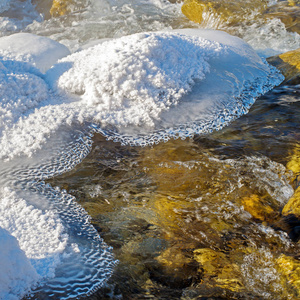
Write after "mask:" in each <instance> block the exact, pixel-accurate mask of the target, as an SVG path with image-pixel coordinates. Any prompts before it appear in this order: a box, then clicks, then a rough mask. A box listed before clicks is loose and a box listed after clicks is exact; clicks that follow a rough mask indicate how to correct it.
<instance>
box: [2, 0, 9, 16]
mask: <svg viewBox="0 0 300 300" xmlns="http://www.w3.org/2000/svg"><path fill="white" fill-rule="evenodd" d="M9 2H10V0H2V1H1V2H0V13H2V12H4V11H6V10H7V9H8V8H9Z"/></svg>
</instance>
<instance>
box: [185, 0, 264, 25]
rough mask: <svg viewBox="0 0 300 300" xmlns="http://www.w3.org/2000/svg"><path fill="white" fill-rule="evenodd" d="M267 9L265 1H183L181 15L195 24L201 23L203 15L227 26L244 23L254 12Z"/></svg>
mask: <svg viewBox="0 0 300 300" xmlns="http://www.w3.org/2000/svg"><path fill="white" fill-rule="evenodd" d="M266 8H267V1H265V0H263V1H257V0H255V1H249V0H248V1H242V0H239V1H223V0H212V1H206V0H185V1H184V4H183V5H182V8H181V11H182V13H183V14H184V15H185V16H186V17H187V18H188V19H189V20H191V21H193V22H195V23H202V22H203V20H204V18H203V16H204V15H205V13H210V14H212V15H214V17H215V18H216V19H218V18H219V19H220V21H221V22H226V23H228V24H231V25H232V24H236V23H238V22H240V21H246V20H247V19H248V16H249V15H250V14H251V13H252V12H253V11H254V10H255V11H261V12H263V11H264V10H265V9H266Z"/></svg>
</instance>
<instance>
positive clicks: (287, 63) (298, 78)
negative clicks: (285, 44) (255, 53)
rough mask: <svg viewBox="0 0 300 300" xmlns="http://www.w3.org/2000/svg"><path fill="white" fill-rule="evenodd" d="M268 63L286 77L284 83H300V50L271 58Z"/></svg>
mask: <svg viewBox="0 0 300 300" xmlns="http://www.w3.org/2000/svg"><path fill="white" fill-rule="evenodd" d="M267 61H268V63H269V64H271V65H273V66H274V67H276V68H277V69H279V70H280V71H281V73H282V74H283V75H284V77H285V81H284V83H287V84H299V83H300V48H298V49H296V50H293V51H289V52H285V53H282V54H279V55H276V56H272V57H269V58H268V59H267Z"/></svg>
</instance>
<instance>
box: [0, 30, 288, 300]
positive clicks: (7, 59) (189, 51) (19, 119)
mask: <svg viewBox="0 0 300 300" xmlns="http://www.w3.org/2000/svg"><path fill="white" fill-rule="evenodd" d="M1 40H2V41H4V43H1V46H0V55H1V57H0V99H1V101H0V112H1V114H0V159H1V169H0V189H1V192H0V227H1V228H5V229H6V230H7V231H8V232H9V234H10V235H11V236H14V238H16V239H17V241H18V243H19V247H20V249H22V250H23V251H24V252H22V253H24V257H25V258H24V264H25V261H27V262H29V263H30V266H31V267H30V268H31V269H30V268H29V267H28V269H27V272H31V271H32V268H33V270H34V272H35V274H37V276H39V278H38V287H35V288H34V289H33V287H34V285H33V282H36V278H35V277H34V276H33V275H32V276H31V277H28V278H29V279H28V280H29V281H26V280H27V279H26V280H25V278H24V279H22V278H21V279H19V277H18V278H16V280H23V281H24V284H23V285H20V287H21V290H20V291H19V292H18V293H26V292H27V291H28V290H29V289H30V288H31V289H33V291H32V292H33V293H41V294H42V295H44V294H45V295H46V296H45V297H48V296H49V295H52V294H54V295H60V296H59V297H60V299H67V298H72V297H73V298H76V297H78V296H80V295H86V294H90V293H91V292H93V291H94V290H95V289H97V288H98V287H99V286H101V285H103V283H104V282H105V281H106V280H107V279H108V278H109V276H110V274H111V272H112V271H113V266H114V264H115V262H114V260H113V257H112V254H111V249H110V248H108V247H107V246H106V245H105V243H104V242H103V241H102V240H101V239H100V237H99V236H98V234H97V232H96V230H95V229H94V228H93V226H92V225H91V224H90V220H89V217H88V215H87V214H86V212H85V211H84V210H83V209H82V208H81V207H80V206H78V205H77V204H76V202H75V199H74V198H73V197H72V196H70V195H68V194H67V193H66V192H65V191H61V190H59V189H55V188H53V187H51V186H48V185H45V183H44V182H43V180H45V179H47V178H49V177H52V176H55V175H57V174H62V173H64V172H67V171H69V170H71V169H72V168H73V167H74V166H75V165H76V164H77V163H79V162H80V161H81V160H82V159H83V158H84V157H85V156H86V155H87V154H88V153H89V151H90V147H91V137H92V135H93V133H94V132H102V133H103V134H104V135H106V136H107V137H108V138H110V139H114V140H119V141H121V142H122V143H130V144H133V145H145V144H153V143H157V142H159V141H162V140H168V139H169V138H173V137H182V138H185V137H187V136H192V135H193V134H196V133H197V134H198V133H200V134H201V133H207V132H210V131H212V130H218V129H220V128H222V127H223V126H225V125H227V124H228V123H229V122H230V121H232V120H234V119H235V118H237V117H239V116H241V115H242V114H244V113H246V112H247V111H248V109H249V108H250V106H251V105H252V104H253V103H254V101H255V99H256V97H258V96H259V95H261V94H262V93H265V92H266V91H268V90H269V89H271V88H272V87H273V86H274V85H276V84H279V83H280V81H281V79H282V77H281V75H279V73H277V71H275V69H273V68H271V67H270V66H269V65H267V64H266V63H264V62H263V61H261V59H260V58H259V57H258V56H257V55H256V53H255V52H254V51H253V49H252V48H251V47H250V46H248V45H247V44H245V43H244V42H243V41H242V40H240V39H238V38H235V37H232V36H230V35H228V34H226V33H223V32H217V31H211V30H209V31H207V30H196V29H195V30H180V31H177V32H175V31H169V32H167V31H164V32H149V33H138V34H134V35H129V36H125V37H122V38H118V39H111V40H107V41H105V42H102V43H101V44H99V45H95V46H93V47H90V48H87V49H85V50H82V51H80V52H77V53H74V54H72V55H69V56H67V55H68V53H69V52H68V51H67V50H66V48H65V47H64V46H62V45H60V44H58V43H56V42H53V41H52V40H51V39H47V38H41V37H38V36H33V35H28V34H18V35H12V36H11V37H5V38H2V39H1ZM1 40H0V41H1ZM25 40H28V41H30V40H31V41H36V46H32V47H29V46H28V47H27V48H24V49H23V48H22V46H21V45H22V43H25ZM49 53H50V54H49ZM64 55H65V57H64V58H62V59H60V60H58V61H57V59H58V58H60V57H62V56H64ZM56 61H57V63H56V64H54V65H53V66H52V67H51V68H50V69H49V67H50V66H51V65H52V64H53V63H55V62H56ZM47 69H48V70H47ZM46 70H47V71H46ZM44 71H46V73H45V74H43V73H42V72H44ZM20 251H21V250H20ZM0 253H1V252H0ZM74 262H76V264H74ZM0 263H1V261H0ZM30 270H31V271H30ZM0 272H4V271H2V268H1V271H0ZM0 276H2V275H1V273H0ZM10 281H11V282H10V283H7V284H14V278H13V277H12V278H11V280H10ZM11 295H13V294H12V293H11Z"/></svg>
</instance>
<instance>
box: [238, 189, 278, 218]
mask: <svg viewBox="0 0 300 300" xmlns="http://www.w3.org/2000/svg"><path fill="white" fill-rule="evenodd" d="M241 204H242V205H243V206H244V209H245V210H246V211H247V212H248V213H250V214H251V215H252V216H253V218H255V219H258V220H261V221H268V220H271V219H272V217H273V215H274V213H275V212H274V210H273V208H272V207H271V206H269V205H266V204H265V203H264V201H263V199H261V198H260V197H258V195H255V194H253V195H251V196H250V197H243V198H242V200H241Z"/></svg>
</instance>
